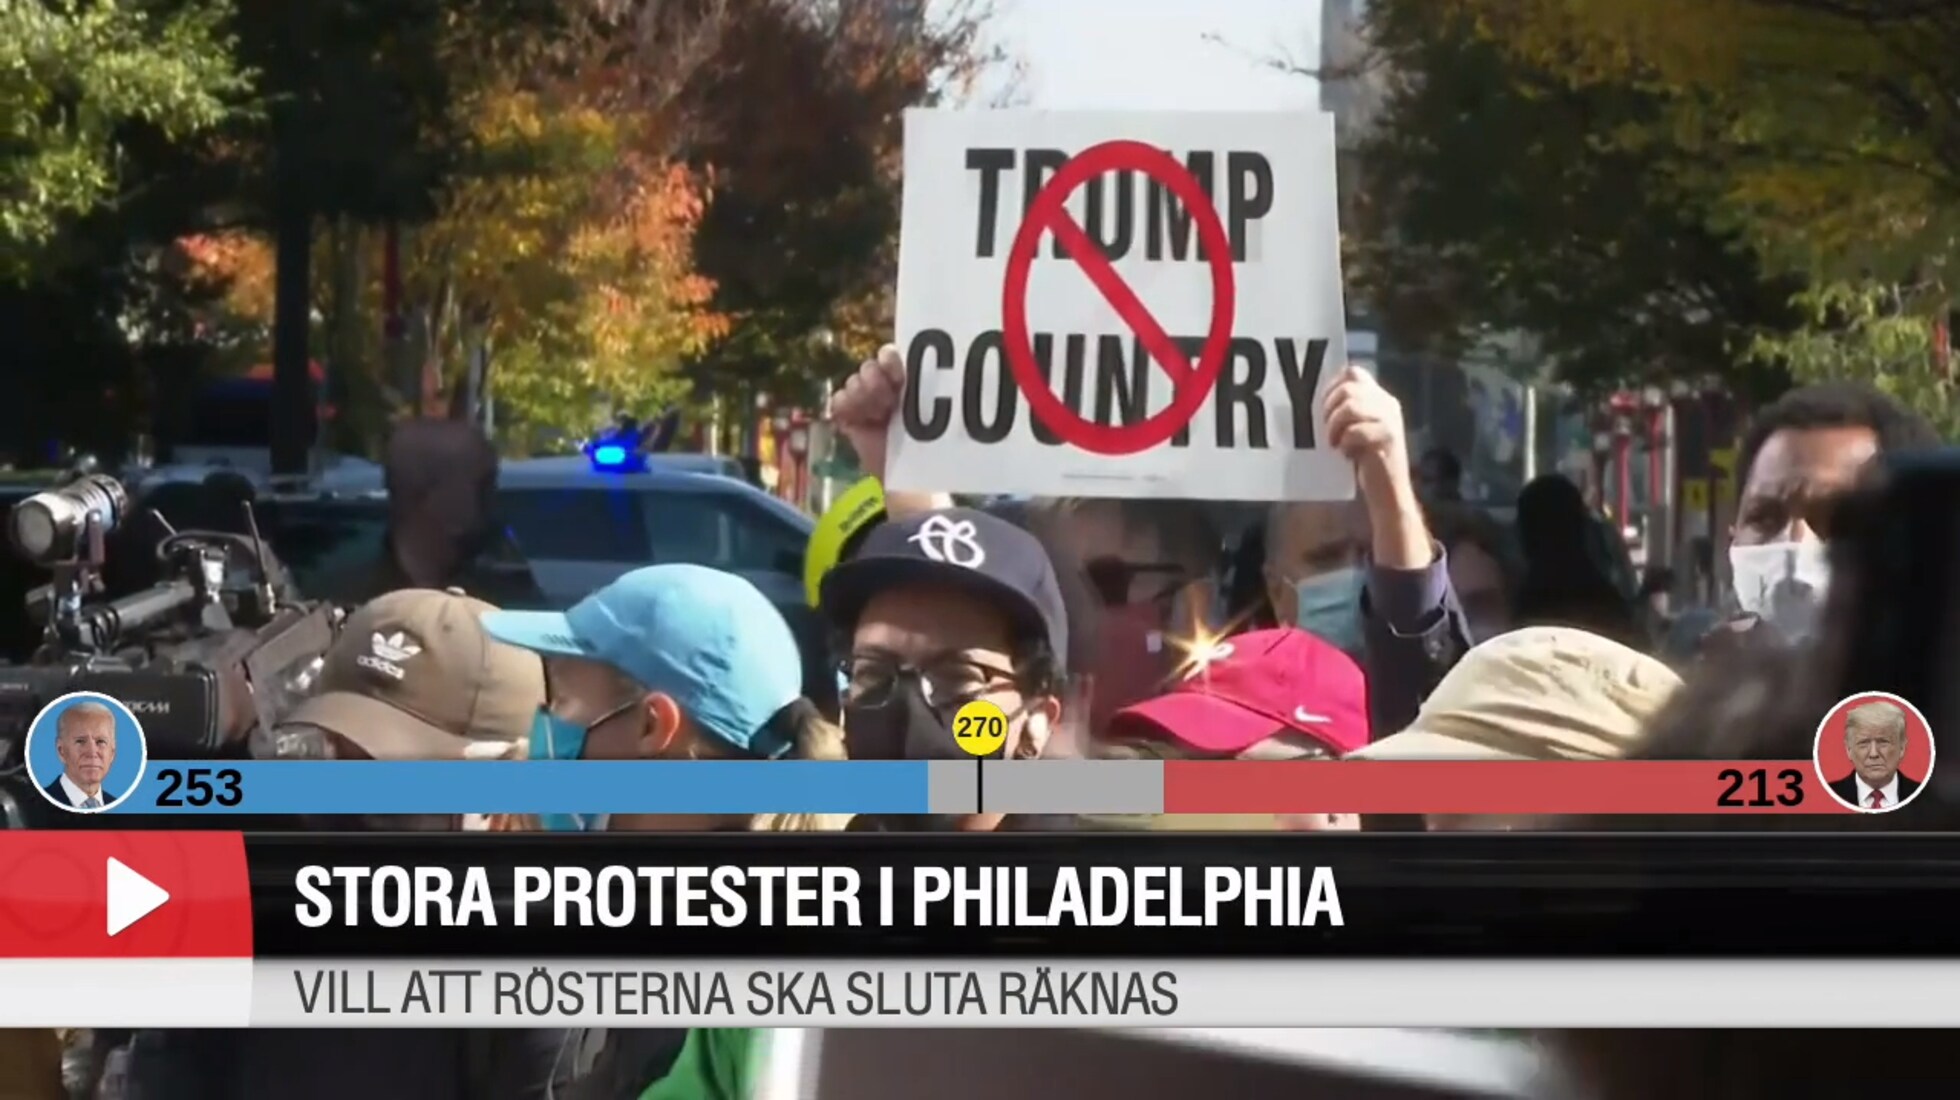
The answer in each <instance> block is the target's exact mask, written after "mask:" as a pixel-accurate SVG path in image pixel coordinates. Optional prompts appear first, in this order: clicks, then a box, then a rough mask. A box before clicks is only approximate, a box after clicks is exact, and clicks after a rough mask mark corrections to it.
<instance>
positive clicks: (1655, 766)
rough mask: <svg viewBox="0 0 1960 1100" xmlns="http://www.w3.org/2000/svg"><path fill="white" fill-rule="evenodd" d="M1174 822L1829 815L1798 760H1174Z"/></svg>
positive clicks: (1823, 791) (1169, 798)
mask: <svg viewBox="0 0 1960 1100" xmlns="http://www.w3.org/2000/svg"><path fill="white" fill-rule="evenodd" d="M1164 812H1165V813H1172V814H1249V813H1257V814H1266V813H1274V814H1309V813H1358V814H1772V813H1782V814H1789V813H1798V814H1831V813H1855V812H1856V811H1854V810H1852V809H1851V808H1850V807H1847V806H1845V805H1843V804H1842V803H1840V802H1838V801H1837V800H1836V799H1834V798H1832V797H1831V792H1830V790H1829V789H1828V788H1826V787H1825V786H1824V784H1823V783H1822V782H1821V781H1820V780H1819V778H1818V775H1817V770H1816V768H1815V767H1814V766H1813V765H1812V764H1811V762H1810V761H1808V760H1803V761H1781V762H1775V761H1769V762H1766V761H1761V760H1755V761H1727V762H1723V761H1716V762H1705V761H1690V762H1678V761H1649V760H1642V761H1606V760H1557V761H1538V760H1532V761H1509V760H1501V761H1500V760H1488V761H1486V760H1474V761H1457V760H1451V761H1441V760H1436V761H1431V760H1394V761H1377V760H1278V761H1270V760H1218V761H1213V760H1170V761H1166V762H1165V763H1164Z"/></svg>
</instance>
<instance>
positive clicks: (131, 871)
mask: <svg viewBox="0 0 1960 1100" xmlns="http://www.w3.org/2000/svg"><path fill="white" fill-rule="evenodd" d="M251 955H252V883H251V876H250V875H249V874H248V872H247V870H246V866H245V837H244V834H242V833H221V832H186V833H170V832H155V833H150V832H131V833H118V832H97V831H95V830H92V829H88V830H76V831H69V830H44V829H23V830H19V831H7V832H0V958H13V959H86V958H112V959H211V958H250V957H251Z"/></svg>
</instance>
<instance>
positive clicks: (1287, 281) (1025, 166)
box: [886, 110, 1354, 500]
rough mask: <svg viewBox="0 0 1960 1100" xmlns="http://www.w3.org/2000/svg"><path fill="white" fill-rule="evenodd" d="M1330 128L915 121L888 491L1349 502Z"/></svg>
mask: <svg viewBox="0 0 1960 1100" xmlns="http://www.w3.org/2000/svg"><path fill="white" fill-rule="evenodd" d="M1336 211H1337V204H1336V201H1335V175H1334V124H1333V116H1332V115H1328V114H1323V113H1279V112H1257V113H1252V112H1246V113H1211V112H1163V113H1119V112H1053V111H938V110H914V111H910V112H907V114H906V119H905V195H904V201H903V209H902V211H901V227H900V245H899V276H898V303H897V305H898V308H897V322H898V334H897V343H898V346H899V349H900V352H901V354H902V355H903V356H904V359H905V369H906V387H905V398H904V401H903V403H902V405H901V408H900V415H899V417H898V418H897V419H896V420H895V422H894V424H893V427H892V436H891V449H890V460H889V465H888V470H887V475H886V483H887V485H889V486H890V487H892V488H898V489H918V490H931V491H948V492H989V493H1001V492H1006V493H1032V494H1039V495H1053V496H1066V495H1084V494H1088V495H1095V496H1103V497H1189V498H1209V497H1214V496H1217V495H1218V492H1219V486H1221V485H1229V486H1231V489H1232V492H1231V494H1230V495H1231V496H1233V497H1235V498H1238V499H1244V500H1302V499H1308V500H1311V499H1325V500H1342V499H1347V498H1349V497H1351V496H1352V495H1353V493H1354V479H1353V473H1352V471H1351V468H1350V467H1349V465H1348V464H1347V463H1346V462H1345V461H1343V460H1342V459H1341V457H1340V455H1339V454H1338V453H1337V452H1335V451H1333V450H1332V449H1331V448H1329V447H1328V445H1327V441H1326V424H1325V423H1324V417H1322V415H1321V411H1320V409H1321V397H1322V395H1323V394H1325V392H1326V391H1327V389H1328V388H1329V387H1330V386H1331V385H1332V384H1333V380H1334V378H1335V377H1336V375H1337V373H1338V372H1339V370H1340V368H1341V366H1342V365H1343V364H1344V362H1345V361H1346V356H1347V349H1346V328H1345V317H1346V314H1345V309H1344V307H1343V304H1342V290H1341V270H1340V229H1339V225H1338V221H1337V214H1336Z"/></svg>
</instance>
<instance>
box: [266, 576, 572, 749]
mask: <svg viewBox="0 0 1960 1100" xmlns="http://www.w3.org/2000/svg"><path fill="white" fill-rule="evenodd" d="M495 610H496V608H495V607H493V606H491V605H490V604H487V603H484V602H483V601H482V600H478V599H472V598H470V597H468V596H464V595H459V594H457V593H453V592H437V591H434V590H431V589H426V588H405V589H401V590H399V591H395V592H390V593H388V594H386V595H383V596H379V597H376V598H375V599H373V600H370V601H368V602H367V603H366V604H365V605H363V606H362V607H361V608H360V609H359V610H358V611H356V612H354V614H353V615H351V616H350V617H349V618H348V620H347V624H346V626H345V627H344V628H343V629H342V630H341V632H340V637H339V638H338V639H337V640H336V641H335V642H334V644H333V647H332V648H331V649H329V650H328V651H327V657H326V664H325V667H324V668H322V669H321V672H320V682H319V687H318V689H317V691H316V693H315V694H314V695H313V696H312V697H311V698H309V699H307V700H306V701H305V702H303V703H301V704H300V705H299V706H297V707H295V708H294V709H293V711H292V713H291V714H290V715H288V716H287V717H286V719H285V720H284V721H283V722H281V723H280V725H279V728H278V729H277V730H275V731H274V734H273V739H274V741H276V742H279V743H280V747H278V748H275V749H274V750H273V751H270V752H261V753H260V755H266V756H287V757H291V756H302V757H303V756H319V755H327V756H334V757H340V758H343V759H345V758H350V757H351V758H357V759H359V758H365V759H372V760H495V759H503V758H506V757H517V756H521V755H522V754H523V746H524V742H525V739H526V738H527V737H529V736H530V732H531V720H532V716H533V715H535V714H536V713H537V711H538V707H539V706H540V705H541V704H542V703H543V702H544V669H543V666H542V665H541V664H540V663H539V661H538V659H537V657H535V656H534V655H532V654H530V653H526V652H525V651H523V650H521V649H517V648H514V647H512V646H508V645H504V644H502V643H500V642H497V641H496V640H494V639H492V638H491V637H490V636H489V635H488V634H486V633H485V632H484V630H483V625H482V618H483V615H484V614H485V613H487V612H491V611H495ZM303 731H319V732H322V733H324V734H326V735H328V738H327V739H328V743H327V744H326V745H325V746H324V749H325V751H308V750H305V749H302V748H300V747H299V746H298V745H297V744H296V742H297V740H298V738H297V737H296V736H295V735H296V734H298V733H301V732H303Z"/></svg>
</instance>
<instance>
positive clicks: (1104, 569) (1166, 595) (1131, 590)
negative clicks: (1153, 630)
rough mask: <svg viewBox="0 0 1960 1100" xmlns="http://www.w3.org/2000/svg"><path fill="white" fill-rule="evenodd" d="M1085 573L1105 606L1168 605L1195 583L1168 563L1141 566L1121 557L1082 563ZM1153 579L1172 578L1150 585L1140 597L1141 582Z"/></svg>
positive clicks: (1096, 559) (1181, 570) (1186, 574)
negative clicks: (1138, 585) (1166, 603)
mask: <svg viewBox="0 0 1960 1100" xmlns="http://www.w3.org/2000/svg"><path fill="white" fill-rule="evenodd" d="M1082 571H1083V572H1084V573H1086V574H1088V576H1089V585H1090V587H1092V588H1094V589H1095V590H1096V598H1097V599H1098V600H1101V601H1102V605H1103V606H1104V607H1124V606H1126V605H1129V604H1134V603H1165V602H1168V601H1169V600H1170V599H1171V598H1172V597H1173V596H1175V595H1177V593H1178V591H1179V590H1180V589H1182V588H1183V587H1184V586H1185V585H1187V584H1189V583H1191V575H1190V572H1189V571H1188V570H1186V569H1185V568H1184V567H1183V566H1181V565H1173V564H1170V563H1168V562H1151V563H1138V562H1127V561H1124V560H1123V559H1121V558H1091V559H1090V560H1088V561H1086V562H1084V563H1083V564H1082ZM1153 577H1157V578H1163V577H1167V578H1169V579H1168V580H1164V581H1160V582H1158V583H1157V584H1154V585H1147V586H1146V587H1145V589H1144V593H1143V594H1142V595H1141V596H1138V595H1136V590H1137V581H1138V580H1139V579H1142V578H1153Z"/></svg>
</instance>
